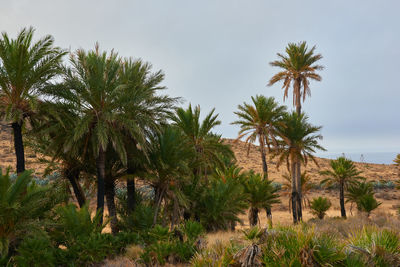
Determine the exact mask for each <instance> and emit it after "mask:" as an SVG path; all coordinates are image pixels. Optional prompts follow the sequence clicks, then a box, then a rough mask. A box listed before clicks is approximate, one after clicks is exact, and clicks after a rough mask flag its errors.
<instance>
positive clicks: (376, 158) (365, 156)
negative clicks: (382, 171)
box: [317, 152, 398, 164]
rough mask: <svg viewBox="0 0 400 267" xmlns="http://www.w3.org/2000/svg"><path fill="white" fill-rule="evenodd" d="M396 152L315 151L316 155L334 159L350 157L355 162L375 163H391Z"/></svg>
mask: <svg viewBox="0 0 400 267" xmlns="http://www.w3.org/2000/svg"><path fill="white" fill-rule="evenodd" d="M397 154H398V152H365V153H330V152H324V153H317V156H318V157H321V158H328V159H336V158H337V157H340V156H343V155H344V156H345V157H347V158H350V159H351V160H352V161H355V162H363V163H377V164H393V160H394V159H395V158H396V156H397Z"/></svg>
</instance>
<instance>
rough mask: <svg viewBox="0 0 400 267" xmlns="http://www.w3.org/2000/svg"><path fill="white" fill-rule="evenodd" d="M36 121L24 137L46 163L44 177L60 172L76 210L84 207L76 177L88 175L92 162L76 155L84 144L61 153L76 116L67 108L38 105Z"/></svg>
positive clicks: (83, 195) (83, 196)
mask: <svg viewBox="0 0 400 267" xmlns="http://www.w3.org/2000/svg"><path fill="white" fill-rule="evenodd" d="M38 117H40V121H35V123H33V124H31V127H32V131H30V132H29V134H28V135H27V137H28V138H27V141H28V142H27V145H28V146H29V147H30V148H31V149H33V151H35V152H36V153H37V154H39V155H43V156H44V157H42V158H41V161H42V162H45V163H47V167H46V170H45V173H47V174H48V173H50V172H55V171H59V172H60V173H61V176H62V177H63V178H65V179H67V180H68V181H69V182H70V184H71V186H72V189H73V191H74V195H75V197H76V199H77V201H78V204H79V206H80V207H83V205H84V204H85V203H86V197H85V194H84V192H83V189H82V187H81V185H80V183H79V180H80V179H79V177H80V174H81V173H83V172H86V173H90V172H91V170H90V169H92V166H91V165H90V162H91V161H92V160H93V159H90V158H82V157H80V156H81V154H79V153H78V151H81V150H83V149H84V143H83V142H81V143H76V144H75V146H74V149H75V151H74V152H71V151H65V150H64V144H65V143H66V142H67V140H66V138H69V136H68V135H66V134H65V132H66V131H68V130H69V128H70V127H71V125H74V124H75V123H76V121H77V120H78V119H79V116H78V114H76V113H74V112H73V110H72V109H70V107H69V106H62V105H55V104H54V103H51V102H41V103H40V106H39V108H38ZM86 156H90V155H89V154H87V155H86Z"/></svg>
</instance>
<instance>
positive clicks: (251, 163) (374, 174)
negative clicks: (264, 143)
mask: <svg viewBox="0 0 400 267" xmlns="http://www.w3.org/2000/svg"><path fill="white" fill-rule="evenodd" d="M12 138H13V137H12V132H11V127H10V126H8V125H5V124H0V168H2V169H5V168H6V167H9V166H10V167H11V168H12V169H14V168H15V153H14V147H13V139H12ZM225 142H226V143H227V144H229V145H230V146H231V147H232V149H233V151H234V153H235V156H236V159H237V162H238V164H239V166H241V167H242V168H243V169H244V170H250V169H253V170H254V171H256V172H262V165H261V157H260V152H259V149H258V146H255V145H251V148H250V151H249V154H247V148H246V145H245V143H244V142H241V141H238V142H234V140H232V139H225ZM25 150H26V167H27V169H33V170H34V171H35V173H36V174H37V175H41V174H42V172H43V170H44V168H45V166H44V165H43V164H41V163H40V162H39V159H38V157H37V155H35V154H34V153H33V152H32V151H30V150H29V149H25ZM317 162H318V164H319V167H318V166H317V165H316V164H315V163H313V162H309V163H308V164H307V166H306V170H307V172H308V174H309V175H310V176H311V178H312V180H313V181H314V182H318V181H319V180H320V179H321V177H320V175H319V174H318V172H319V171H320V170H321V169H327V168H329V159H324V158H317ZM268 163H269V178H270V179H273V180H275V181H277V182H282V180H283V179H282V175H283V174H284V173H286V172H287V169H286V165H282V166H281V167H280V168H279V169H277V168H276V161H275V160H269V161H268ZM355 164H356V165H357V168H358V169H359V170H361V171H362V172H363V176H364V177H366V178H367V179H368V180H375V181H378V180H391V181H392V180H396V179H397V177H398V176H397V168H396V166H395V165H393V164H391V165H386V164H372V163H361V162H356V163H355Z"/></svg>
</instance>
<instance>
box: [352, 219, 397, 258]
mask: <svg viewBox="0 0 400 267" xmlns="http://www.w3.org/2000/svg"><path fill="white" fill-rule="evenodd" d="M348 242H349V245H350V247H351V248H352V250H353V251H354V252H355V253H358V254H360V255H362V256H363V257H366V262H369V263H371V264H373V265H375V266H399V264H400V236H399V234H398V233H396V232H394V231H390V230H386V229H383V230H380V229H377V228H376V227H371V226H369V227H364V228H363V229H362V230H360V231H355V232H353V233H351V236H350V238H349V240H348Z"/></svg>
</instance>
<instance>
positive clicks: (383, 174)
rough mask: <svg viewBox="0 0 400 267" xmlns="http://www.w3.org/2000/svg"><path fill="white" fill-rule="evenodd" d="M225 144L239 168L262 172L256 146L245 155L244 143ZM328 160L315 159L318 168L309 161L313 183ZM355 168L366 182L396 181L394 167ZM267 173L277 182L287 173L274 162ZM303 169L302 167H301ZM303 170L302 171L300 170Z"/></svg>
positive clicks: (362, 165) (370, 166)
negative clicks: (360, 172)
mask: <svg viewBox="0 0 400 267" xmlns="http://www.w3.org/2000/svg"><path fill="white" fill-rule="evenodd" d="M225 142H226V143H228V144H230V145H231V146H232V149H233V151H234V152H235V156H236V159H237V161H238V164H239V166H241V167H242V168H244V169H245V170H250V169H253V170H255V171H257V172H262V162H261V156H260V151H259V149H258V146H255V145H251V148H250V152H249V154H247V146H246V145H245V143H244V142H240V141H238V142H235V141H234V140H232V139H226V140H225ZM329 161H330V160H329V159H324V158H317V162H318V165H319V167H318V166H317V165H316V164H315V163H314V162H312V161H310V162H309V163H308V164H307V166H306V170H307V173H308V174H309V175H310V176H311V178H312V180H313V182H318V181H320V180H321V176H320V175H319V171H321V170H324V169H328V168H329ZM355 164H356V166H357V168H358V169H359V170H360V171H362V175H363V176H364V177H365V178H367V179H368V180H376V181H378V180H381V179H383V180H396V179H398V175H397V168H396V166H395V165H393V164H390V165H387V164H372V163H360V162H356V163H355ZM268 167H269V169H268V173H269V175H268V176H269V178H270V179H273V180H275V181H277V182H282V181H283V179H282V174H285V173H287V168H286V165H285V164H283V165H281V166H280V168H279V169H277V168H276V160H269V161H268ZM303 168H304V167H303ZM302 170H303V169H302Z"/></svg>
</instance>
